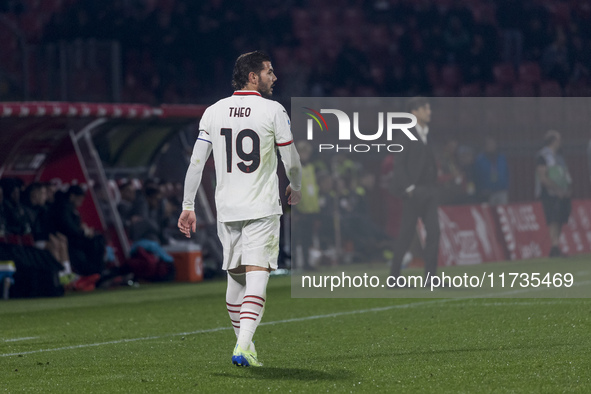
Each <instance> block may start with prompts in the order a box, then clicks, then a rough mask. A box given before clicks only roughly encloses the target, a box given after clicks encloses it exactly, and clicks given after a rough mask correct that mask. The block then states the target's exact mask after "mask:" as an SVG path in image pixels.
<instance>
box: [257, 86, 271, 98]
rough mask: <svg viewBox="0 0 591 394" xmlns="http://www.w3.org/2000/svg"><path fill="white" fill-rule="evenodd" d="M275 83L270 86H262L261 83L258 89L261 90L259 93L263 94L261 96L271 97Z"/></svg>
mask: <svg viewBox="0 0 591 394" xmlns="http://www.w3.org/2000/svg"><path fill="white" fill-rule="evenodd" d="M274 85H275V84H274V83H271V84H270V85H268V86H261V84H259V89H258V90H259V93H260V94H261V96H263V97H267V98H271V96H273V90H272V88H273V86H274Z"/></svg>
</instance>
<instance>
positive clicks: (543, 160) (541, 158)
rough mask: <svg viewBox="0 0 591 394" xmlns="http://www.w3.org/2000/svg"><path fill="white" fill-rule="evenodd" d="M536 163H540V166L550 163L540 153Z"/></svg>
mask: <svg viewBox="0 0 591 394" xmlns="http://www.w3.org/2000/svg"><path fill="white" fill-rule="evenodd" d="M536 165H538V166H545V165H548V164H547V163H546V159H545V158H544V156H542V155H538V157H537V159H536Z"/></svg>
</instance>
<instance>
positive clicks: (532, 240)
mask: <svg viewBox="0 0 591 394" xmlns="http://www.w3.org/2000/svg"><path fill="white" fill-rule="evenodd" d="M495 209H496V213H497V218H498V223H499V227H500V229H501V234H502V236H503V237H504V240H505V246H506V248H507V254H508V256H509V259H511V260H524V259H531V258H536V257H547V256H548V254H549V252H550V233H549V232H548V227H547V225H546V219H545V217H544V211H543V209H542V204H541V203H540V202H534V203H524V204H508V205H499V206H496V207H495Z"/></svg>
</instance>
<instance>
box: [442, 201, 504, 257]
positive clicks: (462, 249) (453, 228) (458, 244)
mask: <svg viewBox="0 0 591 394" xmlns="http://www.w3.org/2000/svg"><path fill="white" fill-rule="evenodd" d="M439 227H440V229H441V241H440V243H439V265H443V266H449V265H469V264H480V263H484V262H490V261H499V260H505V259H506V257H505V253H504V250H503V247H502V243H501V242H500V239H499V237H498V229H497V227H496V224H495V220H494V218H493V212H492V210H491V208H490V207H489V206H486V205H464V206H444V207H440V208H439Z"/></svg>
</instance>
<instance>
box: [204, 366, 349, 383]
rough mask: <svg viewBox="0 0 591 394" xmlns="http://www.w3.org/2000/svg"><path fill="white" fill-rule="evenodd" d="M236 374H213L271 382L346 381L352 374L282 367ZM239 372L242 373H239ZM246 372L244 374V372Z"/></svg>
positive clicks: (248, 370) (242, 369) (341, 371)
mask: <svg viewBox="0 0 591 394" xmlns="http://www.w3.org/2000/svg"><path fill="white" fill-rule="evenodd" d="M235 371H236V372H218V373H214V374H212V375H213V376H221V377H225V378H239V379H240V378H242V379H270V380H300V381H315V380H326V381H337V380H344V379H347V378H349V377H350V373H349V372H348V371H345V370H337V371H330V372H325V371H319V370H314V369H304V368H280V367H262V368H241V369H240V370H238V369H236V370H235ZM238 371H240V372H239V373H238ZM243 371H244V372H243Z"/></svg>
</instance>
